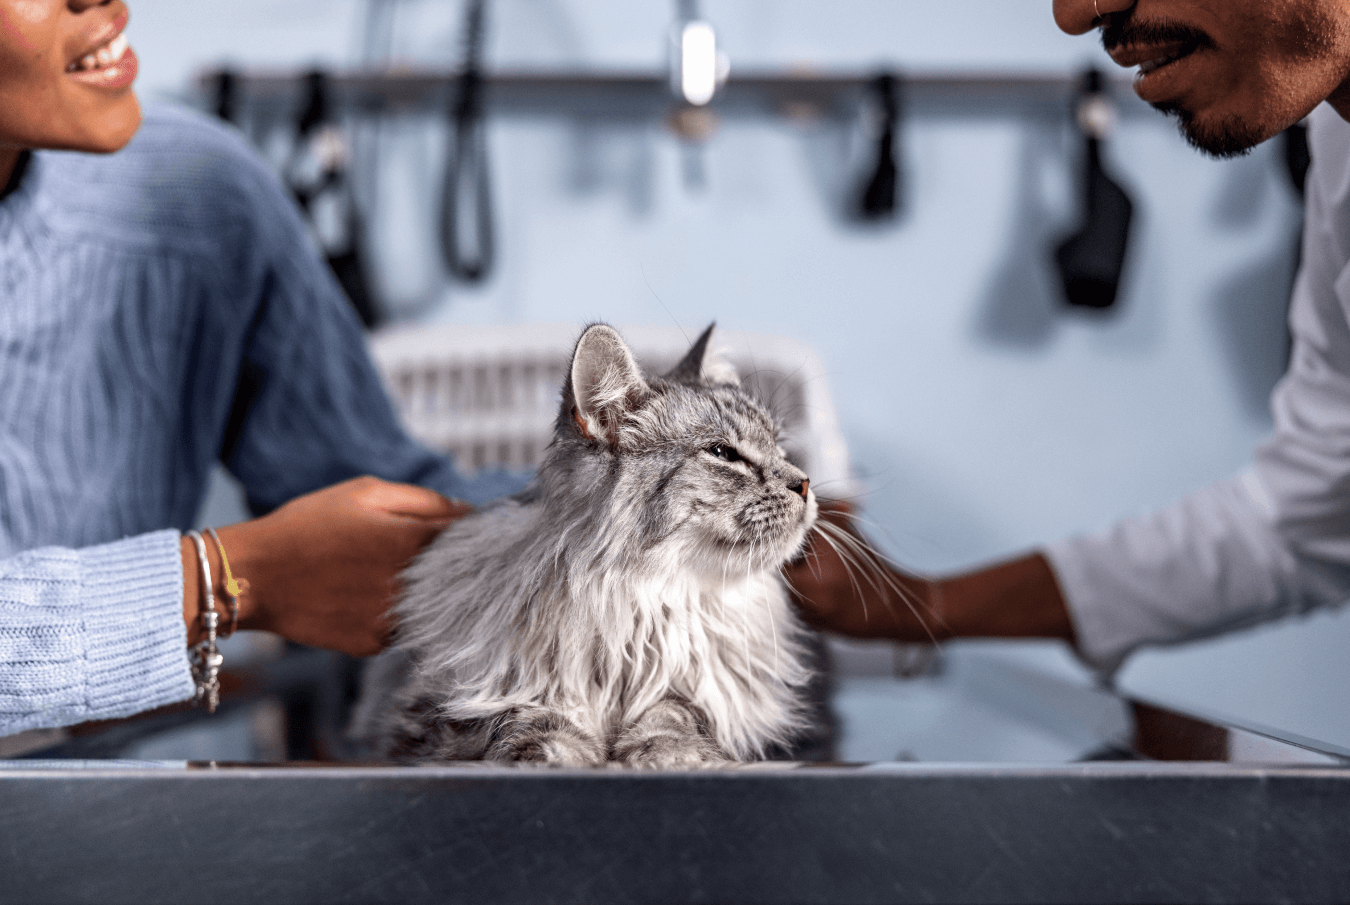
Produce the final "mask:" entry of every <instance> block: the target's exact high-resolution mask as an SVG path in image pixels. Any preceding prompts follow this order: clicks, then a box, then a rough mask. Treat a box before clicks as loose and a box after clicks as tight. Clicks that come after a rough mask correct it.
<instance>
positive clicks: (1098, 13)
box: [1055, 0, 1135, 35]
mask: <svg viewBox="0 0 1350 905" xmlns="http://www.w3.org/2000/svg"><path fill="white" fill-rule="evenodd" d="M1134 4H1135V0H1096V2H1093V0H1055V24H1056V25H1058V26H1059V27H1060V30H1061V31H1066V32H1068V33H1069V34H1071V35H1081V34H1084V33H1086V32H1089V31H1092V29H1094V28H1096V27H1097V26H1098V25H1099V24H1101V23H1100V22H1098V19H1100V18H1101V17H1103V16H1109V15H1110V14H1111V13H1121V12H1124V11H1125V10H1127V9H1129V8H1130V7H1132V6H1134Z"/></svg>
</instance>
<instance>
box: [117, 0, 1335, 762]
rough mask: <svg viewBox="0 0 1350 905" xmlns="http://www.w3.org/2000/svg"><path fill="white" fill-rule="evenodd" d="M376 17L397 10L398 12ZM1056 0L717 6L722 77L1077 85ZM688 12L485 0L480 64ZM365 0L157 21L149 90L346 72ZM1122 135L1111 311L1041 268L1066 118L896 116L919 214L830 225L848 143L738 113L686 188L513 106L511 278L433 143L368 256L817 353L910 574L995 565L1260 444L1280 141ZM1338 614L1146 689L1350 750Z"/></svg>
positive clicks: (1153, 679)
mask: <svg viewBox="0 0 1350 905" xmlns="http://www.w3.org/2000/svg"><path fill="white" fill-rule="evenodd" d="M385 2H389V0H385ZM1049 6H1050V5H1049V0H964V2H962V3H959V4H952V3H942V2H932V0H929V2H901V0H890V2H882V0H877V2H861V0H853V2H837V3H828V4H827V3H820V2H804V0H803V2H778V0H773V2H770V0H721V2H705V3H704V4H703V12H704V14H705V15H706V17H707V18H709V19H710V20H712V21H713V22H714V24H715V25H716V26H717V27H718V29H719V39H720V40H721V42H722V44H723V47H724V48H725V49H726V51H727V52H728V53H729V54H730V56H731V59H732V65H733V69H734V70H735V69H740V70H745V69H750V68H764V67H786V66H813V67H817V68H820V69H832V68H847V69H859V68H861V69H867V70H870V69H871V68H873V67H875V66H877V65H880V64H892V65H900V66H903V67H904V68H906V69H909V70H923V69H925V68H939V69H949V68H973V69H994V70H1015V71H1035V72H1041V71H1050V72H1069V71H1073V70H1076V69H1077V68H1079V67H1080V66H1082V65H1083V64H1084V63H1086V62H1091V61H1095V62H1098V63H1102V64H1104V65H1107V66H1109V65H1110V64H1109V61H1106V60H1105V58H1104V56H1103V54H1102V52H1101V50H1100V48H1099V47H1097V46H1096V45H1095V44H1094V42H1093V40H1092V39H1091V38H1079V39H1073V38H1069V37H1066V36H1064V35H1062V34H1060V33H1059V32H1058V31H1057V30H1056V29H1055V28H1054V25H1053V22H1052V21H1051V18H1050V8H1049ZM400 9H401V13H400V19H399V22H398V32H397V35H396V40H395V44H394V48H393V50H394V54H395V57H396V58H398V59H402V60H406V61H409V62H428V63H445V62H447V61H448V60H450V59H453V58H454V55H455V54H456V53H457V48H458V37H457V35H458V21H457V20H458V14H459V9H460V4H459V3H448V2H443V0H403V2H401V3H400ZM672 10H673V4H672V3H665V2H647V3H638V2H633V0H605V2H597V0H590V2H583V0H495V2H493V3H492V4H490V22H489V29H490V42H489V48H488V54H487V59H488V64H489V65H493V66H516V67H532V66H566V67H579V66H597V67H618V68H656V67H659V66H661V65H663V63H664V58H663V53H664V41H665V32H666V29H667V28H668V25H669V22H670V18H671V15H672ZM364 16H365V4H364V3H362V2H355V0H241V2H236V3H233V4H229V5H222V4H214V3H205V2H200V0H136V2H135V3H134V9H133V25H132V29H131V32H130V34H131V37H132V39H133V44H134V45H135V46H136V48H137V49H138V52H139V53H140V55H141V58H142V63H143V69H142V72H143V75H142V80H141V90H142V92H143V95H145V96H150V97H153V96H157V95H159V96H174V95H182V94H184V92H185V90H186V86H187V83H188V80H189V77H190V76H191V75H192V74H193V73H194V71H196V70H197V68H198V67H201V66H205V65H210V64H216V63H219V62H221V61H225V60H229V61H231V62H233V63H238V64H248V65H264V64H265V65H269V66H288V67H289V66H296V65H308V64H310V63H313V62H316V61H322V62H325V63H327V64H333V65H339V64H349V63H352V62H355V61H356V60H357V59H358V58H359V53H360V48H361V46H362V42H361V35H360V31H361V24H362V22H363V21H364ZM1122 114H1123V119H1122V124H1121V128H1120V130H1119V132H1118V134H1117V136H1116V138H1115V140H1114V142H1113V143H1112V146H1111V148H1110V160H1111V166H1112V168H1113V170H1114V171H1115V172H1116V173H1117V174H1118V176H1119V180H1120V181H1121V182H1122V183H1123V184H1124V185H1125V186H1126V187H1127V188H1128V190H1129V191H1130V192H1131V194H1132V195H1133V197H1134V199H1135V201H1136V234H1135V242H1134V246H1133V249H1132V256H1131V259H1130V262H1129V273H1128V277H1127V281H1126V285H1125V289H1124V295H1123V298H1122V300H1121V302H1120V306H1119V308H1120V310H1119V311H1118V312H1117V314H1116V315H1115V316H1114V317H1110V318H1094V317H1082V316H1073V315H1071V314H1069V313H1066V312H1064V311H1062V310H1061V309H1060V308H1059V307H1058V303H1057V301H1056V297H1055V288H1054V283H1053V274H1052V272H1051V270H1050V269H1049V267H1048V263H1047V260H1048V259H1047V253H1046V249H1047V247H1048V246H1049V245H1050V244H1051V243H1052V241H1053V240H1054V238H1055V237H1056V236H1058V235H1060V234H1062V233H1063V232H1064V231H1065V230H1066V229H1067V228H1068V227H1069V226H1070V225H1071V222H1072V219H1073V204H1072V181H1071V166H1072V161H1073V157H1074V150H1075V144H1074V139H1073V135H1072V133H1071V131H1070V130H1069V128H1068V123H1067V119H1066V117H1062V116H1047V117H1040V118H1032V119H1017V118H1011V117H982V116H978V115H959V116H957V115H951V116H925V117H923V118H920V119H915V120H913V121H908V122H906V123H905V125H904V144H903V156H904V167H905V181H906V198H905V203H906V207H905V212H904V216H903V217H902V219H901V220H900V221H899V222H898V223H897V224H895V225H891V226H886V227H883V228H879V229H861V228H859V227H856V226H853V225H850V224H849V223H847V222H845V221H844V220H842V219H841V218H840V217H839V216H838V204H839V199H840V198H841V197H843V193H844V192H845V190H846V188H847V187H848V186H849V185H851V184H852V181H853V180H855V179H856V177H857V171H858V166H859V162H860V160H861V155H863V154H865V152H866V146H865V145H864V144H862V143H861V142H860V135H859V133H858V131H857V129H856V128H853V127H848V128H844V127H840V126H831V125H828V124H819V123H817V124H814V125H811V124H807V125H794V124H790V123H787V122H777V123H770V122H762V121H756V122H737V121H727V122H724V123H722V126H721V128H720V130H719V132H718V134H717V135H716V136H714V138H713V139H712V140H711V141H710V142H709V143H708V145H707V146H706V148H705V149H704V150H703V151H702V152H701V154H702V161H703V165H704V166H705V168H706V172H707V184H706V185H705V186H704V187H703V188H701V189H696V188H691V187H689V186H688V185H686V184H685V181H684V179H683V177H682V164H683V155H684V154H686V153H688V152H687V151H685V150H683V149H682V148H681V146H680V145H679V143H678V142H677V140H676V139H675V138H674V137H673V136H672V135H670V134H668V133H667V132H666V131H665V130H664V128H663V127H662V125H661V124H660V123H649V124H642V125H634V126H628V127H624V126H617V125H609V126H601V125H598V124H595V123H590V124H586V123H567V122H561V123H560V122H559V121H557V120H550V121H528V120H521V119H512V120H509V121H497V122H494V124H493V125H492V128H491V134H490V145H491V162H492V168H493V185H494V189H495V192H496V204H497V215H498V218H499V229H500V232H499V242H500V254H501V256H500V261H501V268H500V271H499V272H498V273H497V274H496V276H495V277H494V278H493V279H492V280H491V281H490V282H489V283H488V284H487V285H485V286H483V287H481V288H464V287H461V286H458V285H452V284H449V283H448V282H447V281H446V278H445V277H444V275H443V274H442V273H441V272H440V270H439V266H438V265H437V263H436V258H435V253H434V248H433V246H432V244H431V239H430V236H432V235H433V234H434V227H433V223H434V211H433V210H432V208H431V207H430V204H429V202H428V198H429V197H434V196H435V195H436V193H437V186H438V185H439V167H440V160H441V157H440V155H441V152H442V148H443V138H444V133H443V130H442V128H441V125H440V124H439V123H427V122H425V121H423V120H419V119H412V118H410V119H406V120H403V121H400V122H395V123H392V124H390V125H389V126H387V127H386V129H385V131H384V133H383V138H382V143H381V146H380V147H381V155H382V156H381V169H380V191H381V195H380V205H379V207H378V209H377V210H376V211H375V213H374V220H375V225H376V226H377V229H378V234H377V239H376V245H375V250H376V253H377V256H376V261H375V263H376V265H377V272H378V278H379V283H380V286H381V287H382V289H383V290H384V291H385V293H386V294H387V296H388V297H389V299H390V301H391V304H392V306H393V309H394V311H395V313H396V315H397V316H398V317H400V318H404V319H425V320H430V321H439V322H449V323H468V322H498V321H506V322H520V321H533V320H546V321H553V322H564V323H574V324H581V323H582V322H584V321H587V320H590V319H595V318H601V319H605V320H609V321H612V322H616V323H656V324H663V323H669V322H670V320H671V319H674V320H675V321H677V322H679V323H680V324H681V325H682V326H684V327H685V328H686V329H692V328H696V327H699V326H701V325H702V324H704V323H706V322H707V321H709V320H713V319H716V320H717V321H718V322H719V323H720V324H722V325H724V326H726V327H729V328H734V329H745V330H753V331H761V332H766V331H767V332H780V333H786V334H790V335H793V336H796V337H798V338H800V339H804V340H806V341H809V342H811V343H812V344H814V345H815V346H816V348H818V349H819V350H820V352H821V353H822V355H823V357H824V358H825V360H826V363H827V366H828V370H829V372H830V380H831V389H832V392H833V395H834V398H835V400H836V403H837V405H838V408H839V411H840V416H841V420H842V424H843V428H844V431H845V433H846V435H847V438H848V441H849V443H850V446H851V449H852V452H853V455H854V458H855V462H856V466H857V468H858V470H859V471H860V473H861V474H862V475H863V476H864V477H865V479H866V486H867V493H866V496H865V499H864V501H863V502H864V505H865V507H866V511H867V515H868V517H869V518H870V520H871V521H872V523H873V525H874V530H873V533H874V535H875V537H876V538H877V539H878V540H879V541H880V542H881V543H882V544H883V545H884V546H885V547H886V548H887V549H888V550H889V551H890V552H891V553H892V554H893V555H894V556H896V557H897V558H898V559H899V560H900V561H902V562H904V563H906V564H908V565H910V566H912V567H914V568H918V569H932V570H937V569H949V568H957V567H962V566H965V565H969V564H972V563H974V562H976V561H980V560H986V559H989V558H994V557H999V556H1002V555H1005V554H1008V553H1011V552H1014V551H1017V550H1019V549H1023V548H1026V547H1028V546H1030V545H1034V544H1036V543H1037V542H1039V541H1042V540H1046V539H1049V538H1051V537H1054V536H1056V535H1059V534H1061V533H1065V532H1073V531H1080V530H1085V529H1090V528H1094V527H1099V526H1102V525H1105V524H1107V523H1108V522H1109V521H1110V520H1112V519H1114V518H1117V517H1119V516H1122V515H1126V514H1130V513H1136V512H1141V511H1144V510H1146V509H1148V508H1150V507H1153V506H1157V505H1160V504H1163V503H1166V502H1169V501H1170V500H1172V499H1174V498H1175V497H1177V496H1178V495H1180V494H1182V493H1185V492H1187V491H1189V490H1191V489H1194V488H1197V487H1199V486H1202V485H1204V484H1206V483H1208V482H1210V481H1213V480H1216V479H1220V478H1223V477H1226V476H1228V475H1229V474H1231V473H1232V472H1233V471H1235V470H1236V469H1238V468H1239V467H1241V466H1242V465H1243V464H1244V463H1245V462H1246V461H1247V460H1248V459H1249V458H1250V455H1251V451H1252V449H1253V447H1254V445H1255V444H1256V443H1257V442H1259V440H1260V439H1261V438H1262V436H1263V435H1264V434H1265V432H1266V431H1267V430H1268V427H1269V419H1268V415H1267V413H1266V410H1265V398H1266V395H1267V393H1268V391H1269V389H1270V386H1271V384H1272V383H1273V381H1274V379H1275V377H1276V376H1277V375H1278V372H1279V368H1280V364H1281V360H1282V356H1283V344H1284V330H1283V324H1282V321H1283V312H1284V302H1285V293H1286V289H1287V286H1288V282H1289V279H1290V266H1291V265H1290V261H1291V250H1292V247H1293V242H1294V237H1295V231H1296V228H1297V222H1298V217H1299V210H1298V207H1297V203H1296V201H1295V199H1294V197H1293V195H1292V193H1291V192H1290V190H1289V188H1288V186H1287V184H1286V182H1285V180H1284V175H1283V173H1282V172H1281V171H1280V169H1279V162H1278V159H1277V149H1276V148H1274V147H1263V148H1260V149H1258V150H1257V151H1256V153H1254V154H1253V155H1252V156H1250V157H1248V158H1244V159H1241V160H1237V161H1232V162H1225V163H1219V162H1214V161H1210V160H1207V159H1205V158H1202V157H1200V156H1199V155H1197V154H1195V153H1194V152H1192V151H1190V150H1189V149H1188V148H1186V147H1185V146H1184V144H1183V143H1182V142H1181V140H1180V139H1179V138H1178V137H1177V135H1176V134H1175V132H1174V130H1173V128H1172V126H1171V125H1170V124H1169V123H1168V122H1166V121H1164V120H1162V119H1161V118H1160V117H1158V116H1156V115H1155V114H1153V113H1152V112H1151V111H1149V110H1147V108H1145V107H1143V105H1141V104H1139V103H1137V102H1127V103H1126V104H1125V105H1124V107H1123V110H1122ZM1347 641H1350V620H1347V619H1345V618H1337V617H1327V616H1322V617H1318V618H1317V619H1316V620H1315V621H1313V622H1304V623H1302V624H1300V625H1293V626H1284V627H1280V628H1276V629H1265V630H1262V631H1259V632H1256V633H1248V634H1247V635H1246V636H1244V637H1242V638H1238V639H1233V640H1228V641H1223V642H1212V643H1209V644H1206V645H1203V646H1197V647H1195V648H1193V649H1190V650H1185V651H1169V652H1163V653H1156V654H1149V655H1147V656H1145V657H1141V658H1138V659H1137V660H1136V661H1135V662H1133V663H1132V664H1131V665H1130V666H1129V667H1127V669H1126V670H1125V672H1124V674H1123V682H1124V684H1125V685H1126V687H1129V688H1134V689H1136V690H1142V691H1145V692H1148V693H1152V694H1155V695H1158V696H1162V697H1166V698H1168V699H1171V700H1177V701H1183V702H1187V703H1190V704H1192V705H1196V706H1201V707H1205V708H1208V709H1211V710H1215V711H1219V712H1224V713H1229V714H1236V715H1239V716H1245V717H1246V718H1248V719H1251V720H1256V721H1259V722H1265V723H1269V724H1272V725H1281V726H1284V727H1285V728H1290V729H1293V730H1295V731H1301V732H1305V733H1306V734H1309V735H1319V734H1320V735H1323V736H1326V737H1336V738H1339V739H1340V740H1341V742H1342V743H1343V744H1350V705H1347V704H1346V703H1344V701H1343V699H1335V696H1333V695H1331V694H1329V693H1328V692H1327V691H1326V689H1327V688H1328V687H1336V686H1338V685H1345V684H1347V683H1346V681H1345V680H1346V679H1347V678H1350V676H1348V675H1347V673H1348V672H1350V669H1347V666H1346V658H1345V656H1344V655H1343V653H1342V652H1343V651H1344V650H1346V648H1347V645H1346V642H1347Z"/></svg>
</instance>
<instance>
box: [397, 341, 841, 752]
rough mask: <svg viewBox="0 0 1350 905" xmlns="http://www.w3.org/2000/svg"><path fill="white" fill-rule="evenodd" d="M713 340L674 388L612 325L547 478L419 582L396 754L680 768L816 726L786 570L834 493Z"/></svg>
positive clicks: (581, 379)
mask: <svg viewBox="0 0 1350 905" xmlns="http://www.w3.org/2000/svg"><path fill="white" fill-rule="evenodd" d="M711 334H712V328H711V327H709V328H708V330H707V331H705V332H704V333H703V335H702V336H700V337H699V339H698V341H697V342H696V343H695V344H694V346H693V348H692V349H691V350H690V352H689V354H688V355H687V356H686V357H685V358H684V359H683V360H682V361H681V362H680V363H679V364H678V365H676V367H675V368H674V369H673V370H671V371H670V372H669V373H668V374H666V375H665V376H663V377H659V378H647V377H644V376H643V374H642V372H641V371H640V370H639V368H638V365H637V363H636V362H635V361H634V359H633V356H632V354H631V352H630V351H629V349H628V347H627V345H625V343H624V341H623V339H622V338H621V337H620V336H619V334H618V333H617V332H616V331H615V330H613V329H612V328H610V327H608V326H605V325H603V324H597V325H594V326H591V327H589V328H587V329H586V331H585V332H584V333H583V334H582V336H581V338H580V340H578V342H577V345H576V349H575V351H574V352H573V356H572V362H571V368H570V371H569V377H568V379H567V380H566V381H565V385H564V387H563V392H562V407H561V410H560V412H559V414H558V420H557V424H556V428H555V437H554V441H553V443H552V445H551V446H550V447H549V449H548V452H547V454H546V456H545V458H544V461H543V464H542V465H541V466H540V468H539V472H538V474H537V476H536V477H535V479H534V481H533V482H532V483H531V484H530V486H529V487H528V488H526V490H525V491H523V492H522V493H521V494H519V495H518V496H516V497H514V498H512V499H510V500H508V501H505V502H502V503H499V504H497V505H494V506H492V507H490V508H487V509H484V510H483V511H481V512H479V513H476V514H475V515H473V516H470V517H468V518H465V519H463V520H461V521H459V522H456V523H455V524H453V525H451V526H450V527H449V528H447V529H446V530H445V532H443V533H442V534H441V536H440V537H439V538H438V539H437V540H436V541H434V542H433V543H432V545H431V546H429V547H428V548H427V550H426V551H425V552H424V553H423V554H422V555H421V556H420V557H418V559H417V560H416V561H415V562H414V563H413V565H412V566H411V567H409V569H408V570H407V572H406V573H405V574H404V581H405V588H406V590H405V593H404V595H403V597H402V599H401V601H400V602H399V603H398V604H397V607H396V610H395V612H396V616H397V621H398V637H397V648H398V649H399V650H400V651H406V652H407V653H408V654H410V656H408V655H405V661H406V665H405V667H404V668H405V669H406V672H405V673H404V674H403V677H402V680H401V682H402V687H401V688H400V690H399V691H398V692H397V694H396V696H395V704H394V706H393V707H392V708H386V711H385V712H386V718H385V719H384V720H383V721H382V722H383V725H382V726H381V727H380V729H379V730H378V735H379V737H380V741H379V743H378V744H377V747H379V748H380V749H381V751H382V753H383V754H384V755H386V756H390V757H394V758H398V759H417V760H421V759H430V760H472V759H479V758H485V759H495V760H518V761H537V762H544V763H550V764H560V765H571V766H581V765H595V764H601V763H604V762H606V761H618V762H624V763H628V764H634V765H641V766H653V767H678V766H693V765H698V764H704V763H711V762H717V761H722V760H729V759H735V760H743V759H752V758H756V757H759V756H761V755H763V753H764V751H765V749H766V748H768V747H770V746H772V745H777V744H781V743H783V742H785V741H786V740H788V739H789V738H790V737H791V736H792V735H793V733H794V732H795V731H796V730H797V729H799V728H800V725H801V722H802V720H801V712H802V705H801V702H800V697H801V689H802V687H803V686H804V684H805V683H806V681H807V680H808V678H809V670H808V669H807V667H806V666H805V665H804V663H803V656H804V653H803V647H802V644H801V637H802V631H803V630H802V628H801V626H800V624H799V622H798V620H797V618H796V616H795V614H794V613H793V611H792V609H791V607H790V605H789V603H788V600H787V597H786V595H785V593H784V590H783V588H782V585H781V580H780V578H779V567H780V566H781V565H782V564H783V563H784V562H785V561H786V560H788V559H789V558H790V557H792V556H793V555H794V554H795V553H796V552H797V551H798V549H799V548H800V547H801V545H802V542H803V539H804V538H805V536H806V533H807V531H808V530H809V529H810V528H811V525H812V523H813V521H814V520H815V517H816V502H815V496H814V494H813V493H812V491H811V490H810V483H809V481H808V480H807V476H806V475H805V474H804V473H803V472H802V471H801V470H800V469H798V468H797V467H795V466H794V465H792V464H791V463H790V462H788V461H787V459H786V458H785V457H784V454H783V450H782V448H781V447H780V446H779V442H778V428H777V425H776V424H775V422H774V419H773V418H772V417H771V416H770V415H769V413H768V412H767V411H766V410H765V408H764V407H763V406H762V405H760V404H759V403H758V402H756V401H755V400H753V399H752V398H750V396H749V395H748V394H747V393H745V392H744V391H742V390H741V389H740V388H739V386H737V384H736V381H735V375H734V373H733V372H731V370H730V368H729V367H728V366H725V365H718V364H715V363H713V362H709V363H708V365H707V366H706V367H705V362H704V358H705V353H706V352H707V347H708V341H709V338H710V336H711Z"/></svg>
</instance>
